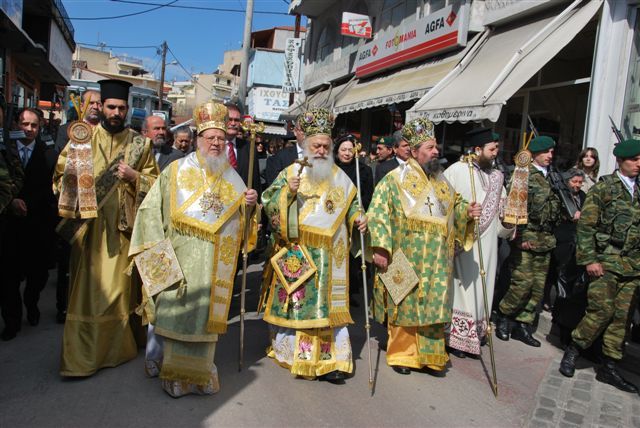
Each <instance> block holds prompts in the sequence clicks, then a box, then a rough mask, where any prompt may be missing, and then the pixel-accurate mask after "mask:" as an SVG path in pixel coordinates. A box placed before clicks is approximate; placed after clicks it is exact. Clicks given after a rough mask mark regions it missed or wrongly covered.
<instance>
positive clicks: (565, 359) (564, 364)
mask: <svg viewBox="0 0 640 428" xmlns="http://www.w3.org/2000/svg"><path fill="white" fill-rule="evenodd" d="M579 356H580V350H579V349H578V348H577V347H576V345H574V344H573V343H571V344H570V345H569V346H567V349H565V351H564V355H563V356H562V361H560V373H562V374H563V375H565V376H566V377H573V374H574V373H575V371H576V361H578V357H579Z"/></svg>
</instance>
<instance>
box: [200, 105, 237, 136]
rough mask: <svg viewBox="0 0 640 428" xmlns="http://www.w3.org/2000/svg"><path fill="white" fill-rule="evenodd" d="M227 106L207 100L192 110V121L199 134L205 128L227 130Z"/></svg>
mask: <svg viewBox="0 0 640 428" xmlns="http://www.w3.org/2000/svg"><path fill="white" fill-rule="evenodd" d="M227 115H228V111H227V107H225V105H224V104H222V103H219V102H215V101H207V102H206V103H204V104H200V105H199V106H198V107H196V108H195V109H194V110H193V122H194V123H195V125H196V131H197V133H198V134H200V133H201V132H202V131H206V130H207V129H220V130H221V131H224V132H227Z"/></svg>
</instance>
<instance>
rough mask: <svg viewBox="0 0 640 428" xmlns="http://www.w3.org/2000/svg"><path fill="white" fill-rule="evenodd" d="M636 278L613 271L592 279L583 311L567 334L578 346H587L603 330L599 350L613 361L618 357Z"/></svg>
mask: <svg viewBox="0 0 640 428" xmlns="http://www.w3.org/2000/svg"><path fill="white" fill-rule="evenodd" d="M639 285H640V278H629V277H623V276H620V275H617V274H615V273H613V272H605V274H604V275H603V276H601V277H600V278H598V279H595V280H593V282H591V283H590V284H589V289H588V290H587V301H588V303H587V313H586V314H585V315H584V317H583V318H582V320H581V321H580V323H579V324H578V326H577V327H576V328H575V330H573V332H572V333H571V338H572V339H573V342H574V343H575V344H576V345H578V347H579V348H582V349H587V348H588V347H589V346H591V344H592V343H593V341H594V340H596V339H597V338H598V336H600V334H601V333H602V331H604V335H603V341H602V353H603V354H604V355H606V356H607V357H609V358H613V359H614V360H620V359H622V356H623V352H624V338H625V336H626V333H627V329H628V326H629V321H630V319H631V312H632V311H633V309H634V308H635V305H632V303H633V301H634V299H635V294H636V289H637V288H638V286H639Z"/></svg>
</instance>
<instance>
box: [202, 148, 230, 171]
mask: <svg viewBox="0 0 640 428" xmlns="http://www.w3.org/2000/svg"><path fill="white" fill-rule="evenodd" d="M200 155H201V156H202V157H203V158H204V161H205V164H204V165H203V166H204V167H205V168H206V170H207V171H208V172H209V173H210V174H216V173H219V172H221V171H223V170H225V169H226V168H227V167H228V166H229V159H227V156H225V154H224V153H220V154H219V155H218V156H214V155H210V154H208V153H207V154H205V153H202V151H200Z"/></svg>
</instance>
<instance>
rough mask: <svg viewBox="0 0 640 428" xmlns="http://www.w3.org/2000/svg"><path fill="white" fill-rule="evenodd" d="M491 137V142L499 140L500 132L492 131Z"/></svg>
mask: <svg viewBox="0 0 640 428" xmlns="http://www.w3.org/2000/svg"><path fill="white" fill-rule="evenodd" d="M491 139H492V140H493V142H495V143H497V142H498V141H500V134H498V133H497V132H492V133H491Z"/></svg>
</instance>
